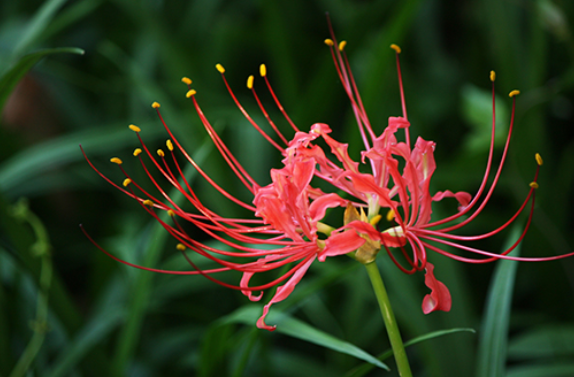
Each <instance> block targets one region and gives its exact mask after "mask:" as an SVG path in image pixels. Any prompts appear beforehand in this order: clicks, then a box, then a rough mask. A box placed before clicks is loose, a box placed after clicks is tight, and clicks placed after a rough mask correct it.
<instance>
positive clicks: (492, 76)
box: [490, 71, 496, 82]
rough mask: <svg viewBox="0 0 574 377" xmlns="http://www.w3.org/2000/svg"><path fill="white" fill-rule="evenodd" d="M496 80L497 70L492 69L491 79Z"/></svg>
mask: <svg viewBox="0 0 574 377" xmlns="http://www.w3.org/2000/svg"><path fill="white" fill-rule="evenodd" d="M494 80H496V72H494V71H490V81H492V82H494Z"/></svg>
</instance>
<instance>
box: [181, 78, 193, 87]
mask: <svg viewBox="0 0 574 377" xmlns="http://www.w3.org/2000/svg"><path fill="white" fill-rule="evenodd" d="M181 82H182V83H184V84H187V85H191V80H190V79H189V77H182V78H181Z"/></svg>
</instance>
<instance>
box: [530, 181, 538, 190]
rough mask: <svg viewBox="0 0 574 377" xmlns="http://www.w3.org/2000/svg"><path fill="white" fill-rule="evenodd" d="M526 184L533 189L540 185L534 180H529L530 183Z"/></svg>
mask: <svg viewBox="0 0 574 377" xmlns="http://www.w3.org/2000/svg"><path fill="white" fill-rule="evenodd" d="M528 186H530V187H532V188H533V189H534V190H536V189H537V188H538V187H540V186H539V185H538V183H536V182H530V184H529V185H528Z"/></svg>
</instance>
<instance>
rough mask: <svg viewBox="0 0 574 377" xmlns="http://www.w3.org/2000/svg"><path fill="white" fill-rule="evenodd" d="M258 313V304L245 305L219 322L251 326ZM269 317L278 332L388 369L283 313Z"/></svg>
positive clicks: (360, 351)
mask: <svg viewBox="0 0 574 377" xmlns="http://www.w3.org/2000/svg"><path fill="white" fill-rule="evenodd" d="M260 315H261V308H260V307H259V306H255V305H246V306H243V307H242V308H239V309H238V310H236V311H235V312H233V313H231V314H230V315H228V316H226V317H225V318H223V319H221V323H222V324H229V323H243V324H246V325H248V326H253V325H254V323H255V322H256V321H257V318H258V317H259V316H260ZM270 317H271V318H270V319H269V321H270V323H271V322H272V323H275V324H277V330H276V331H277V332H278V333H281V334H284V335H287V336H290V337H293V338H296V339H301V340H304V341H306V342H309V343H313V344H316V345H319V346H321V347H325V348H328V349H331V350H333V351H337V352H341V353H344V354H347V355H350V356H353V357H356V358H357V359H360V360H364V361H366V362H368V363H371V364H373V365H375V366H377V367H379V368H381V369H384V370H387V371H388V370H390V369H389V367H388V366H387V365H386V364H384V363H382V362H381V361H379V360H377V358H375V357H374V356H372V355H370V354H369V353H367V352H365V351H363V350H362V349H360V348H359V347H357V346H355V345H353V344H351V343H349V342H346V341H344V340H341V339H339V338H336V337H334V336H332V335H330V334H327V333H325V332H323V331H321V330H318V329H316V328H315V327H312V326H310V325H308V324H307V323H305V322H302V321H300V320H298V319H296V318H293V317H291V316H288V315H286V314H284V313H282V314H277V311H275V312H274V313H271V314H270Z"/></svg>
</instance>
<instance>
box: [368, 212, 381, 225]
mask: <svg viewBox="0 0 574 377" xmlns="http://www.w3.org/2000/svg"><path fill="white" fill-rule="evenodd" d="M382 218H383V216H381V215H376V216H375V217H373V218H372V219H371V220H370V221H369V223H370V224H371V225H372V226H375V225H377V224H378V223H379V221H381V219H382Z"/></svg>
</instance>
